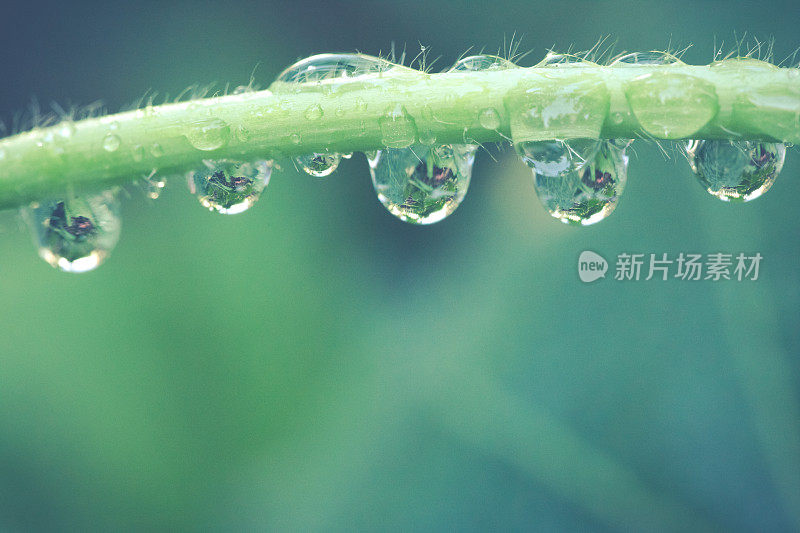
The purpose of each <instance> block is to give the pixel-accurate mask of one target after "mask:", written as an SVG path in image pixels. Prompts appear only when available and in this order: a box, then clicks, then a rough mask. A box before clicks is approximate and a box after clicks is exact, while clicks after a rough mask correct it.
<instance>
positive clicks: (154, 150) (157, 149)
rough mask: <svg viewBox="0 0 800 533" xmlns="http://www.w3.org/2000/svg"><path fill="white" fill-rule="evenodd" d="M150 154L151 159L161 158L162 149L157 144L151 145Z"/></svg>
mask: <svg viewBox="0 0 800 533" xmlns="http://www.w3.org/2000/svg"><path fill="white" fill-rule="evenodd" d="M150 154H151V155H152V156H153V157H161V156H162V155H164V147H163V146H161V145H160V144H158V143H153V145H152V146H151V147H150Z"/></svg>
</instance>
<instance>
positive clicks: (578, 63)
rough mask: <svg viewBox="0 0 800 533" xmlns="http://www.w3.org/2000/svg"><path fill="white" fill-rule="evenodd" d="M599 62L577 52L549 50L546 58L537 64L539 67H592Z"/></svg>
mask: <svg viewBox="0 0 800 533" xmlns="http://www.w3.org/2000/svg"><path fill="white" fill-rule="evenodd" d="M596 65H597V63H593V62H591V61H587V60H585V59H584V58H582V57H581V56H579V55H575V54H559V53H557V52H552V51H551V52H547V55H545V56H544V59H542V61H541V62H540V63H539V64H538V65H536V66H537V67H591V66H596Z"/></svg>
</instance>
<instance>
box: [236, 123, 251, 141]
mask: <svg viewBox="0 0 800 533" xmlns="http://www.w3.org/2000/svg"><path fill="white" fill-rule="evenodd" d="M236 137H238V138H239V141H241V142H247V141H248V140H249V139H250V130H248V129H247V128H245V127H244V126H242V125H239V126H238V127H237V128H236Z"/></svg>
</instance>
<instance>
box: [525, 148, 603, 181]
mask: <svg viewBox="0 0 800 533" xmlns="http://www.w3.org/2000/svg"><path fill="white" fill-rule="evenodd" d="M599 148H600V141H599V140H597V139H572V140H570V141H569V143H565V142H563V141H527V142H519V143H515V144H514V149H515V150H516V151H517V154H518V155H519V156H520V158H521V159H522V161H523V162H524V163H525V164H526V165H528V166H529V167H531V168H532V169H533V171H534V173H535V174H541V175H543V176H547V177H557V176H561V175H564V174H566V173H569V172H575V171H578V170H580V168H582V167H583V166H584V165H585V164H586V162H587V161H588V160H590V159H592V158H593V157H594V156H595V154H596V153H597V150H598V149H599Z"/></svg>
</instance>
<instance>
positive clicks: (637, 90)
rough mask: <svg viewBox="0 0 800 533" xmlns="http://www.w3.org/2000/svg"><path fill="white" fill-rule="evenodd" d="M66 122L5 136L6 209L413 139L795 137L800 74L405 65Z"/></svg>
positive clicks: (0, 172) (749, 62) (1, 165)
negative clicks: (217, 165) (214, 163)
mask: <svg viewBox="0 0 800 533" xmlns="http://www.w3.org/2000/svg"><path fill="white" fill-rule="evenodd" d="M271 89H272V92H271V91H260V92H250V93H243V94H231V95H226V96H219V97H214V98H207V99H202V100H193V101H188V102H179V103H171V104H164V105H158V106H148V107H145V108H143V109H138V110H135V111H129V112H124V113H119V114H116V115H108V116H104V117H99V118H91V119H86V120H82V121H78V122H74V123H71V122H63V123H61V124H59V125H56V126H52V127H48V128H36V129H34V130H32V131H29V132H25V133H20V134H17V135H14V136H12V137H8V138H5V139H2V140H0V208H3V207H12V206H18V205H23V204H25V203H28V202H30V201H33V200H36V199H39V198H42V197H47V196H52V195H56V194H59V193H63V192H65V191H70V190H74V191H83V190H90V189H97V188H102V187H108V186H112V185H118V184H122V183H124V182H126V181H131V180H134V179H137V178H139V177H141V176H142V175H147V174H150V173H151V172H152V171H153V169H158V171H159V172H162V173H167V174H168V173H171V172H179V171H185V170H187V169H189V168H191V167H192V166H193V165H196V164H198V163H200V162H201V160H202V159H222V158H229V159H237V160H238V159H248V158H261V159H263V158H278V157H287V156H295V155H303V154H308V153H311V152H324V151H333V152H343V153H344V152H352V151H369V150H375V149H380V148H382V147H386V146H390V147H403V146H408V145H410V144H412V143H416V142H422V143H427V144H433V143H437V144H445V143H459V142H464V141H469V142H494V141H502V140H504V139H506V140H507V139H512V140H513V141H514V142H524V141H535V140H547V139H570V138H579V137H604V138H629V139H631V138H638V137H647V138H656V139H679V138H689V137H691V138H697V139H762V140H768V141H782V142H792V143H795V142H800V122H799V121H798V120H799V119H798V117H800V76H798V69H787V68H778V67H775V66H773V65H770V64H769V63H765V62H761V61H757V60H754V59H741V60H728V61H724V62H720V63H717V64H714V65H711V66H689V65H684V64H673V65H632V66H630V65H629V66H598V65H593V64H589V65H585V66H584V65H580V66H571V67H570V66H560V67H532V68H513V69H509V70H499V71H477V72H446V73H439V74H426V73H423V72H418V71H414V70H411V69H398V70H396V71H395V70H391V71H388V72H385V73H382V74H378V75H370V76H363V77H356V78H353V79H344V80H341V81H339V82H337V83H307V84H294V85H291V84H274V85H273V87H271Z"/></svg>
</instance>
